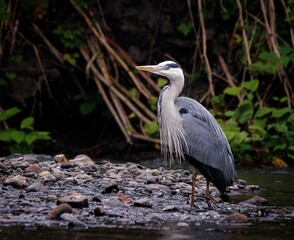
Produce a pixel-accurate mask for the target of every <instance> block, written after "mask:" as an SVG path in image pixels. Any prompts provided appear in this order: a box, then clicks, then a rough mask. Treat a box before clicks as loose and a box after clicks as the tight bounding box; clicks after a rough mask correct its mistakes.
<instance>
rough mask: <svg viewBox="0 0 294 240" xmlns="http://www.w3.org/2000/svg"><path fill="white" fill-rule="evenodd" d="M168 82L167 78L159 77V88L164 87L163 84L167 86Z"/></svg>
mask: <svg viewBox="0 0 294 240" xmlns="http://www.w3.org/2000/svg"><path fill="white" fill-rule="evenodd" d="M167 83H168V81H167V80H166V79H165V78H158V79H157V86H158V87H159V88H162V87H163V86H165V85H166V84H167Z"/></svg>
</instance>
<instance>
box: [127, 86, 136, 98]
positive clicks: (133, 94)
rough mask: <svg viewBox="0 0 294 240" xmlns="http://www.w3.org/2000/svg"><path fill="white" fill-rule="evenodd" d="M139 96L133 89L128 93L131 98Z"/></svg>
mask: <svg viewBox="0 0 294 240" xmlns="http://www.w3.org/2000/svg"><path fill="white" fill-rule="evenodd" d="M137 94H138V91H137V89H136V88H131V89H130V90H129V91H128V96H129V97H131V98H135V97H136V96H137Z"/></svg>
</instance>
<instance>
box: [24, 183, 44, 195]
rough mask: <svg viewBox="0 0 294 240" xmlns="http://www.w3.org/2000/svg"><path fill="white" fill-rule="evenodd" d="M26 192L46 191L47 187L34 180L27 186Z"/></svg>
mask: <svg viewBox="0 0 294 240" xmlns="http://www.w3.org/2000/svg"><path fill="white" fill-rule="evenodd" d="M26 192H44V193H47V192H48V190H47V188H46V187H45V186H44V185H43V184H42V183H41V182H35V183H33V184H31V185H30V186H28V187H27V189H26Z"/></svg>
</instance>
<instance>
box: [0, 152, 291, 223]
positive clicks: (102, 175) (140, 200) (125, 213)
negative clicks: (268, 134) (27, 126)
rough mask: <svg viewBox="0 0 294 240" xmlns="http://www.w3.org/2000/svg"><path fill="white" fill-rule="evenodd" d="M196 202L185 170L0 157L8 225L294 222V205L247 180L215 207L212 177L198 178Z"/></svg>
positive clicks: (0, 192) (3, 215) (0, 218)
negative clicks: (263, 193)
mask: <svg viewBox="0 0 294 240" xmlns="http://www.w3.org/2000/svg"><path fill="white" fill-rule="evenodd" d="M197 180H198V181H197V190H196V192H197V195H196V200H195V206H196V207H195V208H193V209H192V208H191V207H190V203H189V200H190V194H191V174H190V171H188V170H183V169H176V170H174V169H165V168H163V167H160V168H156V169H151V168H147V167H145V166H142V165H140V164H136V163H131V162H128V163H121V164H117V163H111V162H109V161H100V162H99V163H97V162H94V161H93V160H92V159H91V158H89V157H88V156H86V155H78V156H76V157H75V158H73V159H67V158H66V156H64V155H63V154H60V155H56V156H47V155H31V154H29V155H21V154H13V155H11V156H8V157H2V158H0V226H15V225H18V226H19V225H21V226H25V227H30V226H46V227H66V228H67V227H70V226H73V227H82V228H88V227H140V228H160V227H164V226H166V225H169V226H170V225H172V226H176V227H195V226H196V227H201V226H207V225H211V226H213V227H215V228H217V227H218V226H224V225H226V226H231V225H248V224H252V223H255V222H261V221H283V220H289V219H290V220H293V218H294V209H293V207H284V208H279V207H276V206H270V204H269V203H268V201H267V200H266V199H263V198H261V197H258V196H257V195H258V192H259V186H257V185H247V183H246V182H245V181H244V180H241V179H239V180H238V182H237V183H236V184H235V185H234V186H231V187H228V189H227V194H228V195H229V196H231V198H232V197H234V196H236V195H240V194H244V193H246V192H255V193H256V196H254V197H253V198H251V199H248V200H246V201H242V202H234V201H232V200H231V201H230V202H223V201H222V200H221V199H220V198H219V192H218V190H217V189H216V188H215V187H214V186H211V187H210V190H211V196H212V197H213V198H215V199H216V200H217V201H218V202H219V204H218V205H219V206H214V205H213V206H212V209H208V206H207V204H206V201H205V198H204V196H205V189H206V180H205V179H204V178H203V176H201V175H198V176H197Z"/></svg>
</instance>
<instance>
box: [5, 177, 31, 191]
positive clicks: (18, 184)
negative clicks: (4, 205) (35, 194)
mask: <svg viewBox="0 0 294 240" xmlns="http://www.w3.org/2000/svg"><path fill="white" fill-rule="evenodd" d="M3 184H4V185H5V186H6V185H11V186H12V187H15V188H23V187H26V185H27V180H26V178H25V177H23V176H20V175H16V176H13V177H10V178H8V179H6V180H5V181H4V183H3Z"/></svg>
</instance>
